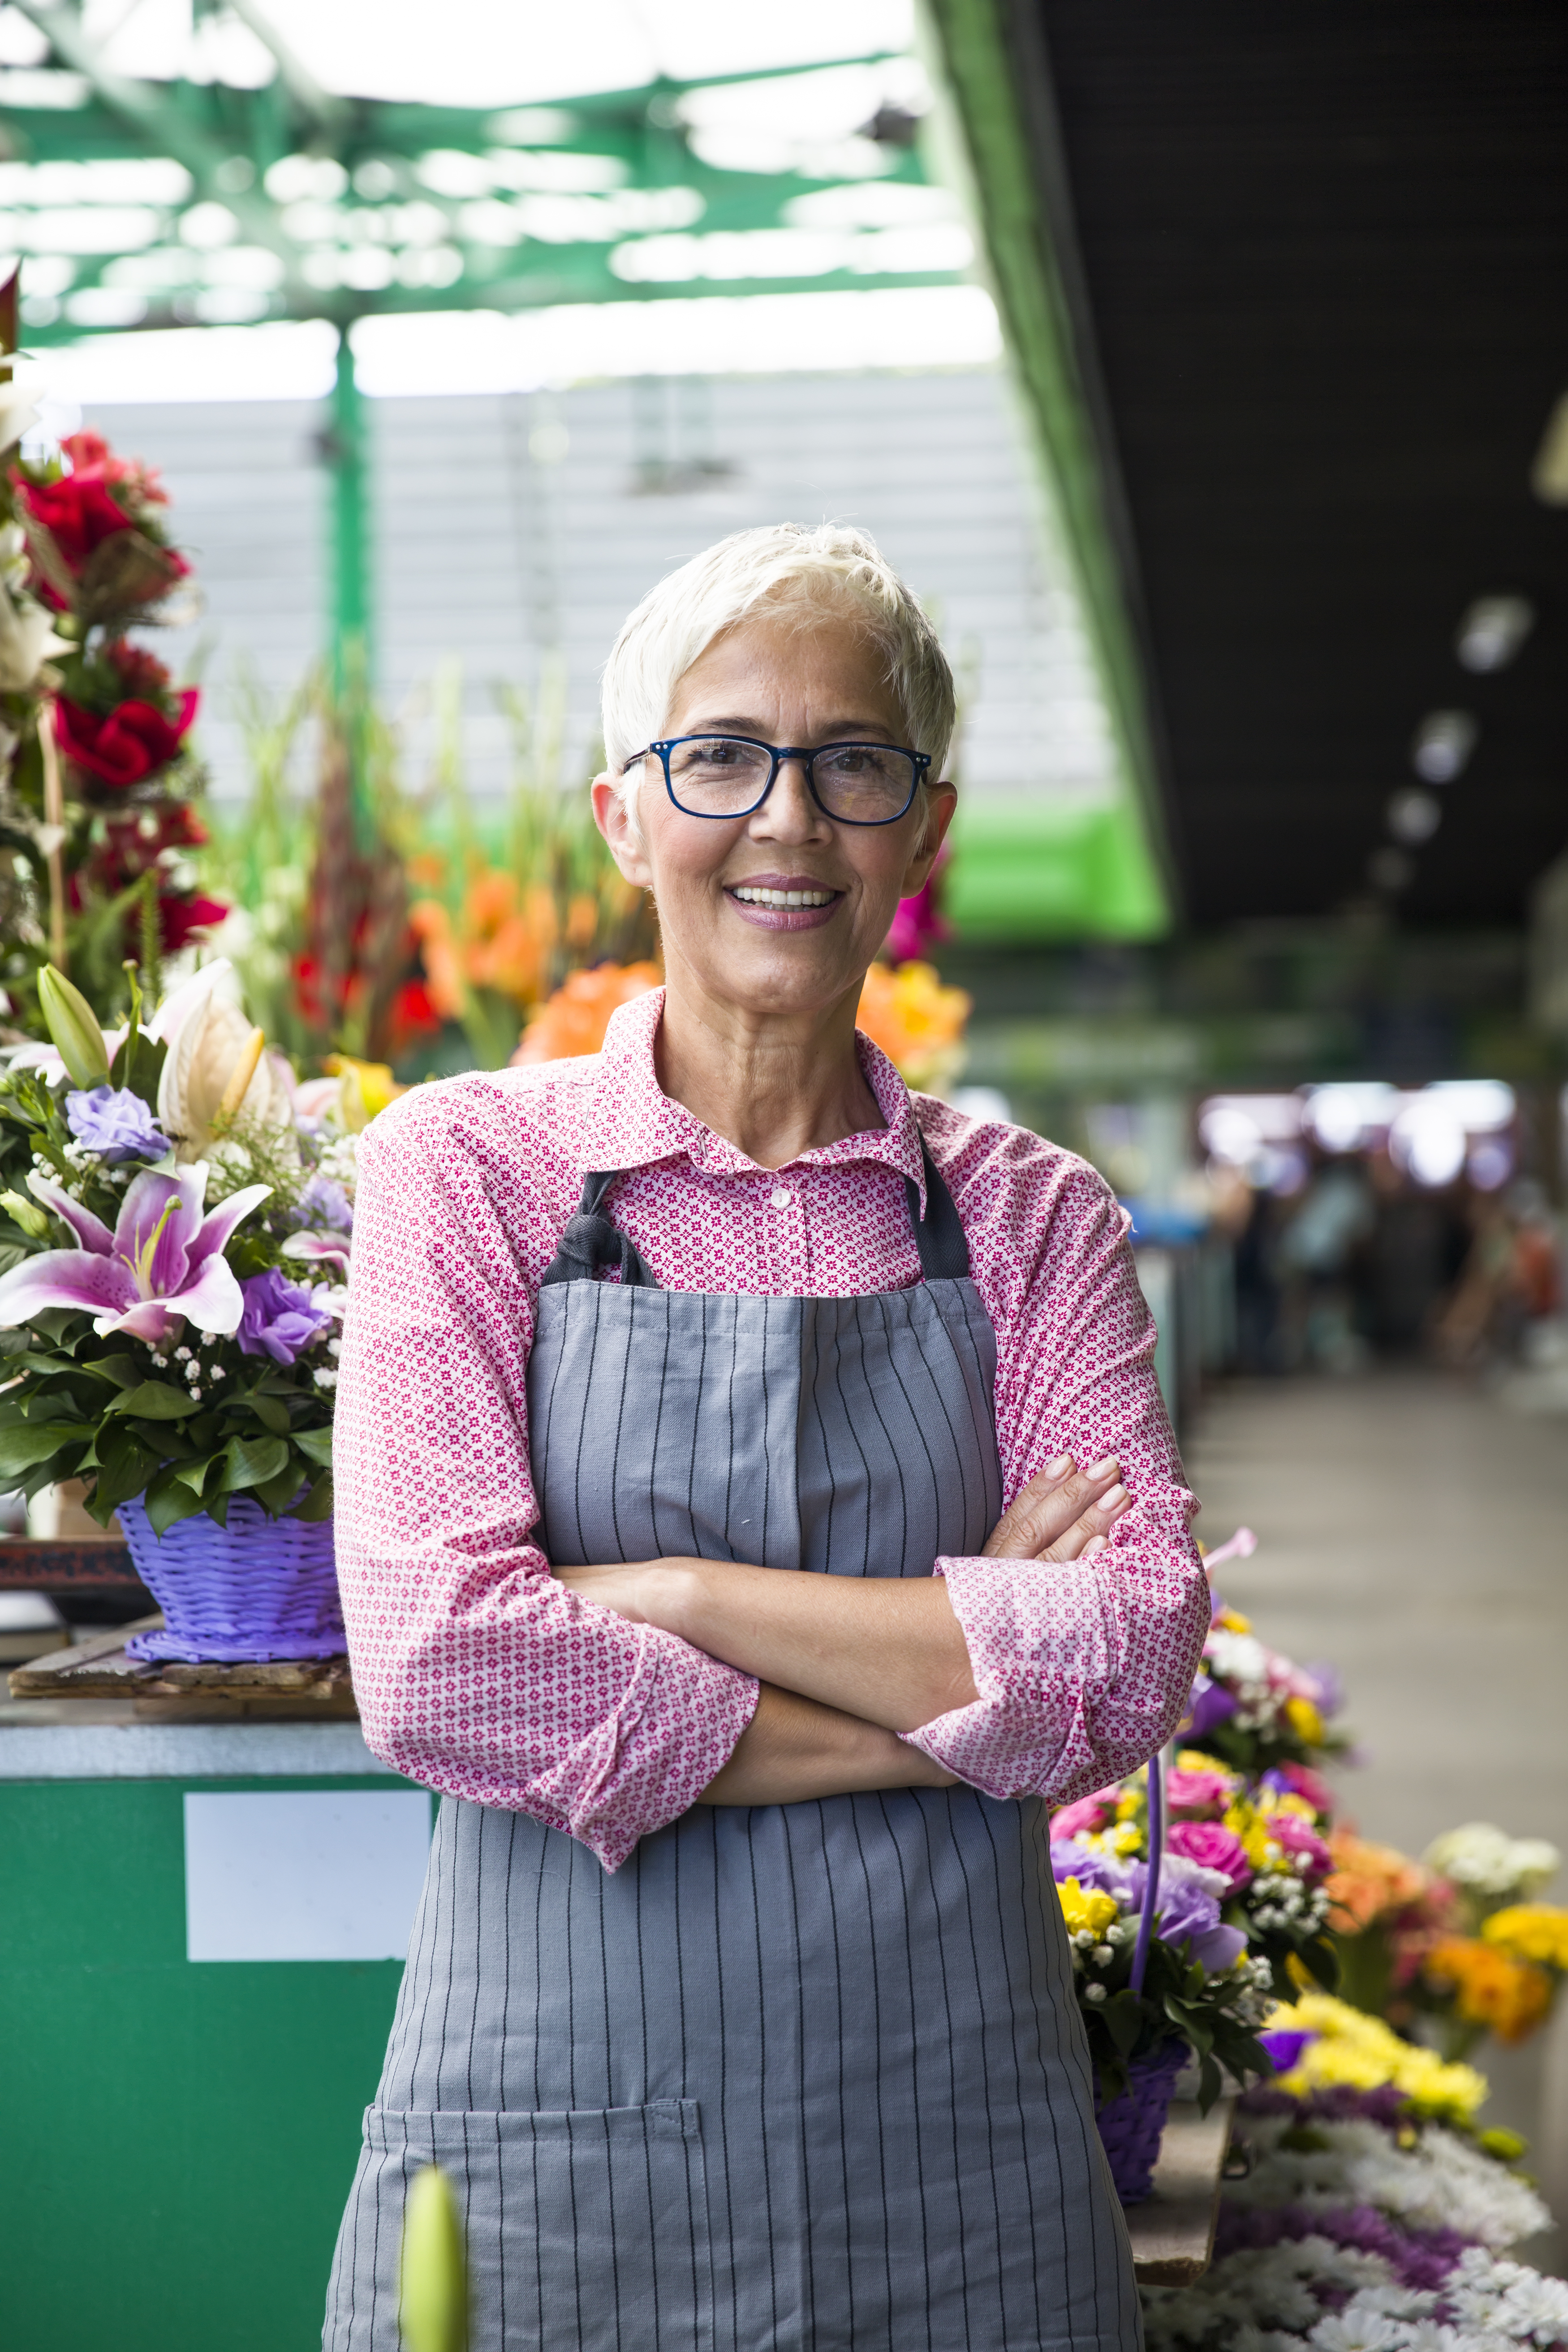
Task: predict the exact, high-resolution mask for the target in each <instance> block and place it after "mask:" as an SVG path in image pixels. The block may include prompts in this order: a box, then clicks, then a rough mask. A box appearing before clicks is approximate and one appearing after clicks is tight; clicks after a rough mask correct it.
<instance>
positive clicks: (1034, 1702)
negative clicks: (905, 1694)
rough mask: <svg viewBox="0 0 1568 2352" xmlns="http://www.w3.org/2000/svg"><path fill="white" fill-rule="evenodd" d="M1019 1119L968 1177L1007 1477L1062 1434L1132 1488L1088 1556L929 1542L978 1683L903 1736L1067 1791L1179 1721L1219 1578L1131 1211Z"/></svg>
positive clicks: (1035, 1465) (1041, 1455) (978, 1780)
mask: <svg viewBox="0 0 1568 2352" xmlns="http://www.w3.org/2000/svg"><path fill="white" fill-rule="evenodd" d="M996 1132H997V1131H996V1130H992V1133H993V1135H994V1134H995V1133H996ZM1013 1134H1014V1136H1016V1137H1017V1141H1016V1143H1011V1144H1009V1145H1007V1146H1005V1147H1004V1148H1003V1149H1002V1150H1001V1151H1000V1152H999V1153H997V1154H994V1156H993V1159H992V1160H991V1162H990V1163H989V1164H983V1165H981V1166H980V1167H979V1168H977V1169H975V1170H972V1171H969V1176H970V1181H969V1182H968V1183H967V1184H965V1185H964V1187H963V1194H962V1195H961V1206H962V1208H963V1213H964V1218H965V1224H966V1228H967V1229H968V1230H969V1232H970V1237H971V1245H972V1250H973V1253H974V1255H975V1261H976V1262H975V1274H976V1279H977V1281H978V1283H979V1285H980V1287H981V1291H982V1296H983V1297H985V1300H986V1305H987V1307H988V1309H989V1311H990V1313H991V1317H992V1321H993V1323H994V1325H995V1327H996V1330H997V1336H998V1353H997V1374H996V1420H997V1439H998V1444H999V1448H1000V1452H1001V1459H1002V1474H1003V1486H1004V1494H1005V1499H1006V1500H1007V1501H1008V1502H1011V1501H1012V1499H1013V1497H1014V1496H1016V1494H1017V1493H1018V1491H1019V1489H1020V1488H1021V1487H1023V1486H1026V1484H1027V1482H1028V1481H1029V1479H1031V1478H1032V1477H1034V1476H1035V1475H1036V1474H1037V1472H1038V1471H1040V1470H1042V1469H1044V1468H1045V1466H1046V1465H1047V1463H1048V1462H1050V1461H1052V1460H1054V1459H1056V1458H1058V1457H1059V1456H1060V1455H1061V1454H1072V1455H1073V1457H1074V1458H1075V1460H1076V1461H1077V1462H1078V1463H1079V1465H1080V1466H1082V1467H1084V1468H1088V1467H1089V1466H1090V1465H1092V1464H1094V1463H1096V1462H1099V1461H1101V1460H1103V1459H1104V1457H1105V1456H1106V1455H1107V1454H1114V1455H1115V1456H1116V1458H1117V1460H1118V1461H1119V1463H1120V1464H1121V1477H1122V1480H1123V1483H1124V1484H1125V1485H1126V1486H1127V1487H1128V1489H1129V1491H1130V1493H1131V1496H1132V1504H1131V1508H1130V1509H1129V1510H1128V1511H1127V1512H1126V1513H1125V1514H1124V1515H1123V1517H1121V1519H1120V1520H1119V1521H1118V1522H1117V1524H1116V1528H1115V1530H1114V1533H1113V1534H1112V1537H1111V1539H1110V1548H1109V1549H1107V1550H1105V1551H1102V1552H1100V1553H1098V1554H1097V1555H1096V1556H1095V1557H1094V1558H1093V1559H1087V1560H1075V1561H1071V1562H1069V1563H1067V1564H1065V1565H1062V1566H1057V1565H1054V1564H1047V1563H1045V1562H1042V1561H1038V1560H1016V1559H939V1560H938V1561H937V1563H936V1572H937V1574H938V1575H940V1576H943V1577H945V1578H946V1580H947V1588H948V1592H949V1594H950V1596H951V1599H952V1606H953V1611H954V1613H955V1614H956V1616H957V1618H958V1621H959V1623H960V1625H961V1626H962V1627H963V1634H964V1639H965V1641H966V1642H967V1643H968V1646H969V1655H970V1664H971V1671H972V1673H973V1679H974V1685H975V1688H976V1690H977V1691H978V1693H979V1696H978V1697H977V1698H976V1699H975V1700H974V1701H973V1702H972V1704H971V1705H969V1706H964V1707H959V1708H956V1709H954V1710H953V1712H952V1713H951V1714H948V1715H943V1716H939V1717H936V1719H935V1720H934V1721H932V1722H931V1723H928V1724H925V1725H923V1726H921V1728H920V1729H918V1730H916V1731H914V1732H912V1733H910V1735H909V1737H910V1739H911V1740H912V1741H913V1743H914V1744H915V1745H916V1746H917V1747H919V1748H923V1749H924V1751H925V1752H926V1754H927V1755H929V1756H931V1757H932V1758H934V1759H936V1760H937V1761H938V1762H939V1763H941V1764H942V1765H944V1766H945V1767H946V1768H947V1769H948V1770H949V1771H952V1772H956V1773H957V1774H958V1775H959V1776H960V1778H961V1779H963V1780H966V1781H968V1782H970V1783H971V1785H972V1786H973V1787H975V1788H978V1789H981V1790H984V1791H985V1793H986V1794H987V1795H990V1796H994V1797H1020V1796H1025V1795H1029V1794H1038V1795H1040V1796H1044V1797H1047V1798H1048V1799H1049V1800H1050V1801H1052V1802H1053V1803H1063V1802H1065V1801H1068V1799H1070V1798H1072V1797H1075V1796H1079V1795H1084V1794H1087V1793H1088V1791H1089V1790H1091V1789H1097V1788H1101V1787H1103V1786H1105V1785H1106V1783H1108V1782H1109V1781H1112V1780H1116V1779H1118V1778H1119V1777H1120V1776H1121V1774H1123V1773H1126V1772H1129V1771H1131V1770H1133V1769H1136V1767H1137V1766H1138V1765H1140V1764H1142V1763H1143V1762H1144V1761H1145V1760H1146V1759H1148V1758H1149V1757H1150V1756H1152V1754H1153V1753H1154V1751H1155V1749H1156V1748H1158V1747H1159V1746H1160V1745H1161V1744H1162V1742H1163V1741H1164V1740H1165V1739H1167V1738H1169V1737H1170V1735H1171V1733H1172V1732H1173V1730H1174V1728H1175V1727H1176V1724H1177V1723H1178V1722H1179V1721H1180V1719H1181V1717H1182V1714H1183V1712H1184V1708H1185V1706H1186V1702H1187V1698H1188V1695H1189V1693H1190V1690H1191V1686H1192V1680H1193V1675H1194V1672H1195V1670H1196V1667H1197V1663H1198V1659H1199V1656H1200V1654H1201V1652H1202V1648H1203V1643H1204V1637H1205V1633H1206V1631H1207V1628H1208V1622H1209V1601H1208V1588H1207V1585H1206V1583H1205V1578H1204V1571H1203V1564H1202V1562H1201V1560H1200V1559H1199V1557H1198V1552H1197V1547H1196V1545H1195V1544H1194V1541H1193V1538H1192V1536H1191V1534H1190V1532H1189V1529H1190V1523H1191V1520H1192V1518H1193V1516H1194V1512H1195V1510H1196V1504H1195V1501H1194V1497H1193V1496H1192V1495H1191V1494H1190V1493H1189V1492H1188V1490H1187V1488H1186V1486H1184V1484H1183V1481H1182V1471H1181V1463H1180V1459H1179V1457H1178V1455H1177V1453H1176V1447H1175V1442H1174V1439H1173V1436H1172V1433H1171V1427H1170V1423H1169V1420H1168V1418H1167V1416H1166V1412H1165V1408H1164V1403H1163V1400H1162V1398H1161V1395H1160V1390H1159V1384H1158V1382H1157V1381H1156V1379H1155V1375H1154V1339H1155V1332H1154V1324H1153V1320H1152V1317H1151V1315H1150V1313H1149V1309H1148V1307H1147V1306H1146V1305H1145V1303H1144V1299H1143V1295H1142V1290H1141V1289H1140V1287H1139V1283H1138V1275H1137V1269H1136V1267H1135V1266H1134V1265H1133V1260H1132V1253H1131V1247H1130V1246H1129V1244H1128V1241H1127V1223H1128V1221H1127V1218H1126V1215H1125V1213H1124V1212H1123V1211H1122V1210H1121V1208H1120V1207H1119V1206H1118V1204H1117V1202H1116V1201H1115V1199H1114V1197H1113V1195H1112V1194H1111V1193H1110V1190H1109V1188H1108V1187H1107V1186H1106V1185H1105V1183H1104V1182H1103V1181H1102V1180H1101V1179H1100V1177H1099V1176H1098V1175H1097V1174H1096V1173H1095V1171H1093V1170H1092V1169H1090V1168H1089V1167H1088V1166H1087V1165H1085V1163H1083V1162H1082V1161H1079V1160H1071V1159H1070V1158H1068V1156H1067V1155H1064V1154H1060V1153H1056V1152H1048V1153H1047V1150H1046V1148H1043V1147H1042V1150H1041V1153H1040V1156H1039V1157H1038V1158H1036V1157H1035V1155H1034V1154H1032V1153H1031V1151H1030V1150H1029V1145H1030V1143H1032V1140H1033V1139H1024V1138H1022V1137H1021V1136H1020V1135H1019V1134H1018V1131H1017V1130H1013ZM961 1171H962V1162H961ZM955 1172H960V1171H955ZM955 1189H957V1188H956V1187H955Z"/></svg>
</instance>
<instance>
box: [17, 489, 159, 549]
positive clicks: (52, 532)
mask: <svg viewBox="0 0 1568 2352" xmlns="http://www.w3.org/2000/svg"><path fill="white" fill-rule="evenodd" d="M18 487H19V488H20V489H21V493H22V496H23V498H24V499H26V502H27V505H28V508H29V509H30V510H31V512H32V513H33V515H34V516H35V518H36V519H37V520H38V521H39V522H41V523H42V524H43V526H44V529H45V530H47V532H48V534H49V536H50V538H51V539H52V540H53V541H54V542H55V545H56V546H57V547H58V549H59V551H60V553H61V555H62V556H64V558H65V560H66V562H67V563H68V565H69V566H70V569H71V570H72V571H73V572H79V571H80V570H81V568H82V566H83V564H84V563H85V562H87V559H88V557H89V555H90V554H91V553H92V551H93V549H94V548H95V547H101V546H102V544H103V542H104V541H105V540H106V539H112V538H113V536H114V534H115V532H116V531H119V530H135V528H136V525H135V523H134V521H133V520H132V518H131V516H130V515H128V514H127V513H126V511H125V509H124V508H123V507H121V506H118V505H116V503H115V501H114V500H113V499H111V498H110V495H109V492H108V491H107V490H106V489H105V488H104V486H103V484H102V483H101V482H100V481H94V480H93V479H92V478H90V477H89V478H86V479H84V478H82V477H81V476H80V475H78V474H68V475H67V477H66V478H65V480H64V481H62V482H22V483H21V484H19V485H18Z"/></svg>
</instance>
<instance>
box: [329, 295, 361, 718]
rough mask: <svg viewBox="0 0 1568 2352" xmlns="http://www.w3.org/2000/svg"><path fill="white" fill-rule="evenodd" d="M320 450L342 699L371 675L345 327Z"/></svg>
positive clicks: (352, 383) (357, 394)
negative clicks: (327, 497) (327, 494)
mask: <svg viewBox="0 0 1568 2352" xmlns="http://www.w3.org/2000/svg"><path fill="white" fill-rule="evenodd" d="M323 449H324V453H325V456H326V458H327V462H328V467H329V469H330V473H331V577H332V606H331V611H332V646H331V652H332V674H333V677H334V680H335V683H336V685H337V689H338V692H339V694H340V695H342V693H343V692H344V690H345V688H346V687H347V686H348V684H349V682H350V681H351V679H353V678H354V677H370V676H371V675H372V642H371V585H370V583H371V565H370V488H369V465H368V456H367V449H366V439H365V417H364V397H363V394H362V393H361V391H360V388H359V384H358V382H357V380H356V378H355V375H354V355H353V343H352V342H351V341H350V340H349V335H348V331H347V330H346V329H344V330H342V331H340V333H339V336H338V360H337V373H336V376H335V378H334V381H333V384H332V408H331V427H330V429H329V431H328V432H327V434H326V435H325V436H324V438H323Z"/></svg>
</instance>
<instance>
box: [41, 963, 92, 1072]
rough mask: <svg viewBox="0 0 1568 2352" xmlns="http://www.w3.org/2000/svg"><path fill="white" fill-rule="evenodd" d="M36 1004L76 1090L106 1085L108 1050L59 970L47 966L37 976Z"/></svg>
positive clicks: (85, 1006)
mask: <svg viewBox="0 0 1568 2352" xmlns="http://www.w3.org/2000/svg"><path fill="white" fill-rule="evenodd" d="M38 1003H39V1006H40V1007H41V1009H42V1012H43V1015H44V1025H45V1026H46V1028H47V1030H48V1033H49V1034H50V1036H51V1037H52V1038H53V1039H54V1041H55V1044H56V1045H57V1046H58V1048H59V1056H60V1059H61V1061H62V1062H63V1063H64V1064H65V1066H66V1068H67V1070H68V1073H69V1075H70V1076H71V1077H72V1079H73V1080H74V1081H75V1083H76V1084H77V1085H78V1086H79V1087H102V1086H107V1085H108V1083H109V1048H108V1046H107V1045H105V1044H104V1042H103V1032H102V1030H101V1029H100V1027H99V1025H98V1015H97V1013H94V1011H93V1009H92V1007H91V1005H90V1004H89V1003H88V1001H87V999H86V997H85V996H84V995H83V994H82V992H81V991H80V989H79V988H76V987H73V985H72V984H71V982H69V981H68V979H67V978H66V976H65V974H64V972H63V971H56V970H55V968H54V965H53V964H52V963H47V964H46V965H45V966H44V968H43V970H42V971H41V972H40V973H39V974H38Z"/></svg>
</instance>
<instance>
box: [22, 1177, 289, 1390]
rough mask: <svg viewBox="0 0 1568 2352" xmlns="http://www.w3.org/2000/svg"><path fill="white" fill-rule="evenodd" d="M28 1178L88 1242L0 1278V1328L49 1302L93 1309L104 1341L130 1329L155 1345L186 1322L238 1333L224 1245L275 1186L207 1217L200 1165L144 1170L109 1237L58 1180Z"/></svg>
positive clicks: (233, 1197)
mask: <svg viewBox="0 0 1568 2352" xmlns="http://www.w3.org/2000/svg"><path fill="white" fill-rule="evenodd" d="M27 1181H28V1185H29V1188H30V1190H31V1191H32V1192H33V1194H34V1196H35V1198H36V1199H37V1200H39V1201H41V1202H43V1204H44V1206H45V1208H47V1209H52V1210H53V1211H54V1213H55V1214H56V1215H57V1216H58V1217H60V1218H62V1219H63V1220H64V1222H65V1223H67V1224H68V1225H69V1226H70V1227H71V1229H72V1231H73V1232H74V1233H75V1234H76V1236H77V1238H78V1240H79V1242H80V1244H81V1247H80V1248H79V1249H74V1250H43V1251H40V1253H39V1255H37V1257H30V1258H26V1259H25V1260H24V1261H23V1263H22V1264H21V1265H16V1266H13V1267H12V1269H11V1271H10V1273H9V1274H7V1275H0V1330H4V1331H9V1330H15V1329H16V1326H17V1325H18V1324H20V1323H26V1322H29V1321H30V1320H31V1318H33V1317H34V1316H35V1315H37V1314H39V1313H41V1312H42V1310H43V1309H44V1308H45V1307H78V1308H79V1309H81V1310H83V1311H85V1312H86V1313H89V1314H90V1315H91V1317H92V1318H93V1321H92V1328H93V1329H94V1330H95V1331H96V1332H98V1333H99V1335H100V1338H101V1337H105V1336H107V1334H108V1333H109V1332H110V1331H128V1332H129V1333H130V1334H131V1336H132V1339H145V1340H146V1342H147V1344H148V1346H149V1347H152V1348H156V1347H159V1346H161V1345H162V1343H163V1341H164V1340H165V1339H168V1338H169V1336H170V1334H171V1333H172V1332H174V1330H176V1329H177V1328H178V1327H179V1325H180V1323H181V1321H182V1319H184V1320H186V1321H189V1322H191V1323H194V1324H195V1327H196V1329H197V1330H198V1331H219V1332H228V1331H232V1330H234V1328H236V1326H237V1323H238V1321H239V1318H240V1313H241V1310H242V1308H243V1306H244V1303H245V1302H244V1300H243V1299H242V1298H241V1297H240V1291H239V1285H238V1283H237V1281H236V1280H235V1276H234V1270H233V1268H232V1267H231V1266H230V1265H229V1263H228V1260H227V1259H226V1257H225V1255H224V1251H225V1249H226V1247H227V1245H228V1241H229V1236H230V1235H231V1234H232V1233H233V1232H234V1229H235V1227H236V1226H237V1224H238V1223H239V1221H240V1219H241V1218H242V1217H244V1216H247V1214H248V1213H249V1212H250V1211H251V1210H252V1209H254V1208H255V1206H256V1204H257V1202H258V1201H265V1200H266V1198H267V1195H268V1192H269V1191H270V1189H271V1188H270V1186H268V1185H266V1184H247V1185H246V1186H245V1188H244V1190H243V1191H242V1192H231V1193H230V1194H229V1196H228V1199H227V1200H226V1201H223V1202H220V1203H219V1204H218V1206H217V1207H216V1209H213V1210H211V1211H210V1212H209V1213H207V1214H206V1215H205V1216H204V1215H203V1214H202V1203H203V1202H204V1200H205V1196H206V1183H207V1171H206V1169H205V1165H204V1164H203V1163H202V1162H200V1161H197V1162H196V1163H195V1165H194V1166H192V1167H189V1168H182V1169H181V1170H180V1171H179V1173H178V1174H177V1175H175V1176H161V1175H158V1174H157V1173H155V1172H154V1171H153V1169H151V1168H144V1169H143V1170H142V1172H141V1174H140V1175H139V1176H133V1177H132V1180H131V1184H130V1187H129V1189H128V1191H127V1192H126V1195H125V1198H124V1200H123V1201H122V1202H121V1204H120V1215H119V1219H118V1221H117V1222H116V1224H115V1228H114V1231H113V1232H112V1233H110V1230H109V1227H108V1226H107V1225H106V1224H105V1223H103V1221H102V1219H101V1218H99V1217H95V1216H94V1215H93V1214H92V1212H91V1211H90V1210H89V1209H84V1208H83V1207H82V1205H81V1202H79V1201H73V1200H72V1198H71V1196H70V1194H69V1193H68V1192H62V1191H61V1190H60V1188H59V1186H58V1184H51V1183H49V1182H48V1181H47V1179H46V1178H44V1177H42V1176H39V1175H37V1173H36V1172H35V1173H34V1174H33V1175H32V1176H30V1177H29V1178H28V1180H27Z"/></svg>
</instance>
